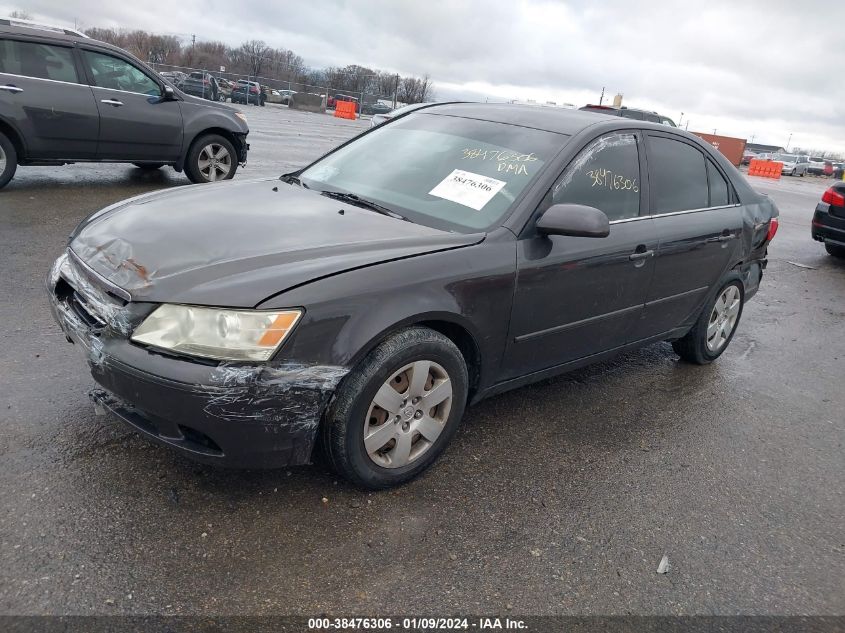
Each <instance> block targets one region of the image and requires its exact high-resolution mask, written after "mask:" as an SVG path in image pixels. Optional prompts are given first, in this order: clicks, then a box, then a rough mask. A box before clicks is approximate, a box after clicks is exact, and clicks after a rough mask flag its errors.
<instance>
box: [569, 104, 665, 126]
mask: <svg viewBox="0 0 845 633" xmlns="http://www.w3.org/2000/svg"><path fill="white" fill-rule="evenodd" d="M578 109H579V110H584V111H585V112H597V113H599V114H608V115H610V116H621V117H624V118H626V119H634V120H636V121H648V122H650V123H660V124H661V125H668V126H670V127H677V126H676V125H675V122H674V121H673V120H672V119H670V118H669V117H667V116H663V115H662V114H658V113H657V112H652V111H650V110H639V109H637V108H629V107H627V106H619V107H616V106H606V105H592V104H588V105H585V106H584V107H583V108H578Z"/></svg>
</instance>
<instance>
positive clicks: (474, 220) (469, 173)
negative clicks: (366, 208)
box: [300, 112, 569, 232]
mask: <svg viewBox="0 0 845 633" xmlns="http://www.w3.org/2000/svg"><path fill="white" fill-rule="evenodd" d="M568 138H569V137H568V136H566V135H563V134H555V133H553V132H545V131H541V130H534V129H530V128H525V127H519V126H515V125H507V124H504V123H493V122H490V121H478V120H475V119H464V118H460V117H454V116H439V115H434V114H427V113H423V112H421V113H415V114H411V115H408V116H407V117H404V118H402V119H400V120H398V121H395V122H392V123H389V124H387V125H384V126H383V127H377V128H374V129H373V131H372V132H370V133H369V134H366V135H364V136H362V137H361V138H359V139H358V140H356V141H353V142H352V143H350V144H349V145H347V146H346V147H344V148H342V149H339V150H338V151H336V152H334V153H333V154H331V155H329V156H327V157H326V158H324V159H322V160H320V161H318V162H317V163H315V164H314V165H313V166H311V167H310V168H308V169H306V170H305V171H304V172H302V174H300V180H301V182H302V183H303V184H305V185H306V186H307V187H309V188H311V189H315V190H318V191H336V192H343V193H354V194H356V195H357V196H360V197H362V198H366V199H369V200H371V201H373V202H377V203H378V204H380V205H382V206H385V207H388V208H389V209H391V210H394V211H396V212H397V213H399V214H401V215H403V216H405V217H407V218H408V219H410V220H412V221H413V222H418V223H420V224H425V225H428V226H434V227H437V228H443V229H446V230H453V231H460V232H473V231H478V230H485V229H488V228H490V227H492V226H494V225H496V224H497V223H499V222H500V221H501V220H502V219H503V218H504V217H505V216H506V215H507V214H508V212H509V211H510V210H511V207H512V206H513V203H514V201H515V200H516V197H517V196H518V195H519V194H520V193H522V191H523V190H525V189H526V188H527V187H528V185H529V184H531V183H532V182H533V181H534V179H535V178H536V177H537V175H538V174H539V173H540V170H541V168H542V167H543V165H544V164H545V163H546V161H548V160H549V159H550V158H551V157H552V156H554V154H555V153H556V152H557V151H558V150H559V149H560V148H561V147H562V146H563V144H564V143H565V142H566V141H567V139H568Z"/></svg>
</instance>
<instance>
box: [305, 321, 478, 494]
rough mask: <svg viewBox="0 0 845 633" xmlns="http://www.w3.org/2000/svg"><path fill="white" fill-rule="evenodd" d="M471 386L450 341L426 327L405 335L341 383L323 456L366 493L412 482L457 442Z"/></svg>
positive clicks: (386, 343) (327, 421) (396, 337)
mask: <svg viewBox="0 0 845 633" xmlns="http://www.w3.org/2000/svg"><path fill="white" fill-rule="evenodd" d="M415 376H416V377H417V380H415V379H414V377H415ZM467 387H468V377H467V368H466V363H465V362H464V358H463V356H462V355H461V352H460V350H458V348H457V347H456V346H455V344H454V343H453V342H452V341H451V340H450V339H448V338H447V337H445V336H443V335H442V334H440V333H439V332H435V331H434V330H431V329H429V328H426V327H411V328H408V329H405V330H401V331H399V332H397V333H395V334H393V335H392V336H390V337H389V338H387V339H386V340H385V341H383V342H382V343H381V344H380V345H379V346H378V347H376V348H375V349H374V350H373V351H371V352H370V353H369V354H367V356H366V357H365V358H364V359H363V360H362V361H361V362H360V363H359V364H358V365H357V366H356V367H355V368H354V369H353V370H352V371H351V372H350V373H349V374H348V375H347V376H346V377H345V378H344V380H343V382H341V384H340V387H339V388H338V390H337V392H336V393H335V397H334V399H333V401H332V404H331V405H330V407H329V409H328V411H327V412H326V416H325V419H324V421H323V426H322V430H321V436H322V446H323V451H324V453H325V455H326V457H327V458H328V461H329V462H330V464H331V465H332V467H333V468H334V470H335V471H336V472H337V473H338V474H340V475H341V476H343V477H345V478H346V479H349V480H350V481H352V482H353V483H355V484H357V485H359V486H361V487H364V488H369V489H371V490H379V489H383V488H389V487H391V486H397V485H399V484H402V483H405V482H407V481H409V480H411V479H413V478H414V477H416V476H417V475H419V474H420V473H422V472H423V471H424V470H426V469H427V468H428V467H429V466H431V465H432V464H433V463H434V461H435V460H436V459H437V458H438V457H439V456H440V454H441V453H442V452H443V451H444V449H445V448H446V446H447V445H448V444H449V441H450V440H451V439H452V437H454V435H455V433H456V432H457V430H458V426H459V425H460V421H461V418H462V417H463V413H464V407H465V406H466V399H467ZM382 394H384V395H382ZM446 394H448V395H446ZM376 401H378V402H376ZM381 405H384V407H382V406H381ZM365 438H366V441H365ZM403 449H404V450H403Z"/></svg>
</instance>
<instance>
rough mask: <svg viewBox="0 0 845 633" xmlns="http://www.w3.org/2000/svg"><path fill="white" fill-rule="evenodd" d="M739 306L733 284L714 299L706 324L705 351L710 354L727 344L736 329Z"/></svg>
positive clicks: (739, 297) (737, 294)
mask: <svg viewBox="0 0 845 633" xmlns="http://www.w3.org/2000/svg"><path fill="white" fill-rule="evenodd" d="M741 305H742V298H741V296H740V294H739V288H737V287H736V286H735V285H733V284H731V285H730V286H728V287H727V288H725V289H724V290H723V291H722V294H720V295H719V298H718V299H716V305H714V306H713V312H711V313H710V320H709V321H708V323H707V349H708V350H710V351H711V352H712V353H714V354H715V353H716V352H718V351H719V350H721V349H722V348H723V347H724V346H725V344H726V343H727V342H728V339H729V338H730V337H731V334H732V333H733V331H734V328H735V327H736V321H737V318H738V317H739V309H740V307H741Z"/></svg>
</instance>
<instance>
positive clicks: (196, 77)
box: [179, 72, 221, 101]
mask: <svg viewBox="0 0 845 633" xmlns="http://www.w3.org/2000/svg"><path fill="white" fill-rule="evenodd" d="M179 89H180V90H181V91H182V92H184V93H185V94H189V95H191V96H194V97H199V98H200V99H208V100H209V101H220V92H221V91H220V86H219V85H218V83H217V78H216V77H214V76H213V75H211V74H209V73H204V72H192V73H190V74H189V75H188V76H187V77H185V78H184V79H183V80H182V81H181V83H180V84H179Z"/></svg>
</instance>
